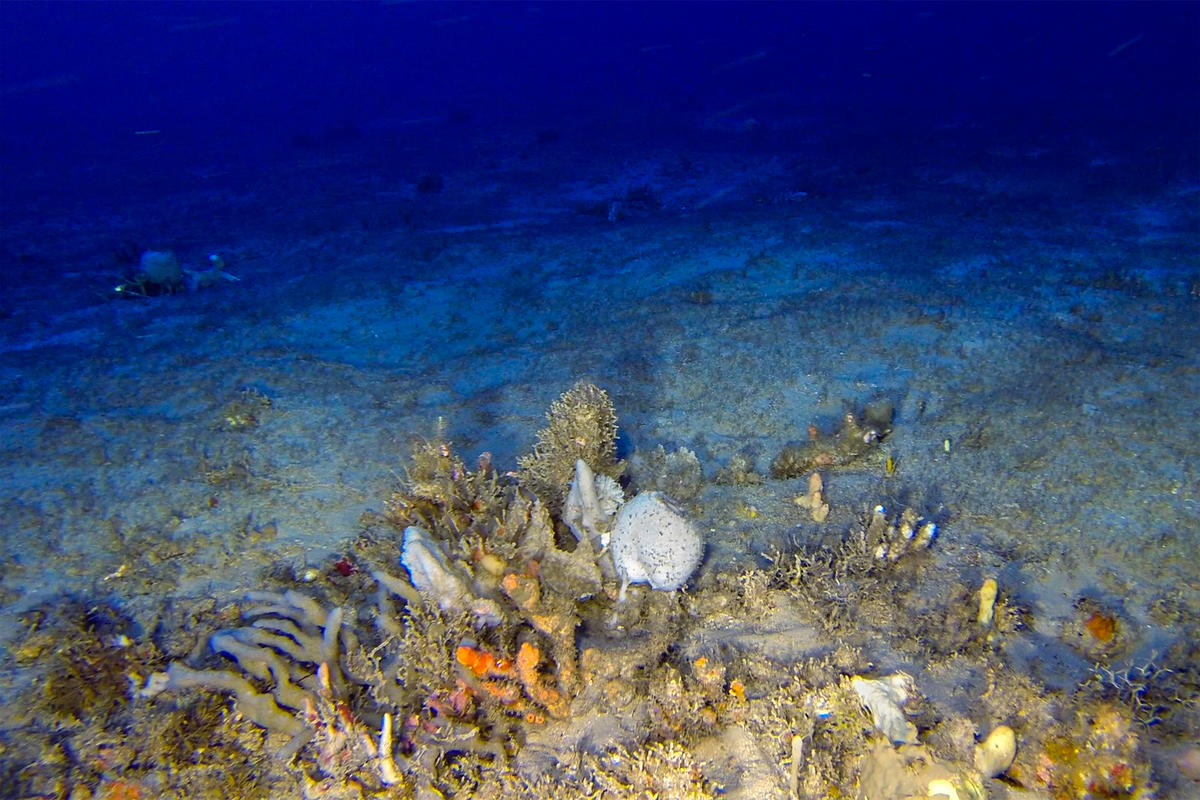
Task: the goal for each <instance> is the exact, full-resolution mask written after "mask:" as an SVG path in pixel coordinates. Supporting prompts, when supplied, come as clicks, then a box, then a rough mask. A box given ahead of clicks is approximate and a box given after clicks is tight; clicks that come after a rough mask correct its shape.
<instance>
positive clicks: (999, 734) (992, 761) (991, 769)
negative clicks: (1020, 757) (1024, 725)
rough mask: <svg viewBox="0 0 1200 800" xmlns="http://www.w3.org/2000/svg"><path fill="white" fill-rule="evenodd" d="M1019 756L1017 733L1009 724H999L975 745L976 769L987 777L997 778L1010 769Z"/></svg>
mask: <svg viewBox="0 0 1200 800" xmlns="http://www.w3.org/2000/svg"><path fill="white" fill-rule="evenodd" d="M1016 757H1017V735H1016V733H1014V732H1013V729H1012V728H1010V727H1008V726H1007V725H998V726H996V728H995V729H994V730H992V732H991V733H989V734H988V737H987V738H986V739H984V740H983V741H982V742H980V743H979V744H977V745H975V769H977V770H979V772H980V773H981V774H982V775H983V777H985V778H997V777H999V776H1001V775H1003V774H1004V773H1005V772H1007V771H1008V768H1009V767H1011V766H1012V763H1013V760H1014V759H1016Z"/></svg>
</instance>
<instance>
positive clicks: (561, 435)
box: [520, 381, 624, 511]
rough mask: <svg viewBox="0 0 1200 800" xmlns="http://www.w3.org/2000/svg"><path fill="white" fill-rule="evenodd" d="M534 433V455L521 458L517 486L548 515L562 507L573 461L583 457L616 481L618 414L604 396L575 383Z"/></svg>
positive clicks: (619, 469) (589, 385)
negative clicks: (533, 495)
mask: <svg viewBox="0 0 1200 800" xmlns="http://www.w3.org/2000/svg"><path fill="white" fill-rule="evenodd" d="M546 422H547V424H546V427H545V428H543V429H542V430H540V431H539V432H538V435H537V443H536V444H534V446H533V452H532V453H530V454H528V455H526V456H523V457H522V458H521V459H520V465H521V482H522V483H523V484H525V485H526V486H528V487H529V488H530V489H532V490H533V491H534V492H535V493H536V494H537V496H538V497H540V498H541V499H542V501H543V502H544V503H546V504H547V505H548V506H549V507H550V509H551V510H552V511H557V510H558V509H559V508H561V506H562V502H563V499H564V498H565V497H566V493H567V485H568V484H569V483H570V482H571V477H572V476H573V475H574V474H575V461H576V460H577V459H583V460H584V461H585V462H586V463H587V465H588V466H589V467H591V468H592V470H594V471H595V472H598V473H603V474H605V475H608V476H609V477H611V478H618V477H620V475H621V472H622V471H623V469H624V464H622V463H620V462H618V461H617V413H616V410H615V409H614V408H613V404H612V400H610V399H609V397H608V394H607V393H606V392H605V391H604V390H603V389H601V388H600V387H598V386H596V385H595V384H592V383H585V382H582V381H581V382H580V383H577V384H575V386H573V387H572V388H571V389H569V390H568V391H566V392H564V393H563V395H562V396H561V397H560V398H558V400H556V401H554V404H553V405H552V406H550V411H549V412H547V414H546Z"/></svg>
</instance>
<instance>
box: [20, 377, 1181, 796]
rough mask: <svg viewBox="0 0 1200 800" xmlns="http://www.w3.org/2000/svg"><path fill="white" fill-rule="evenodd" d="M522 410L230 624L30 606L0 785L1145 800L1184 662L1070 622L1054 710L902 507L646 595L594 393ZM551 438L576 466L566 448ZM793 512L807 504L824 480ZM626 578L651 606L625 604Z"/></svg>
mask: <svg viewBox="0 0 1200 800" xmlns="http://www.w3.org/2000/svg"><path fill="white" fill-rule="evenodd" d="M573 392H574V393H575V394H572V393H573ZM569 396H570V397H569ZM250 400H251V401H253V398H250ZM585 407H586V408H588V409H591V411H590V412H588V413H583V412H582V411H581V409H582V408H585ZM556 414H557V416H556ZM589 414H590V416H589ZM550 417H551V425H550V427H549V428H548V429H547V430H546V431H544V432H543V435H542V436H541V437H540V438H539V445H538V447H539V448H540V449H535V452H534V454H532V455H530V456H529V457H527V458H526V459H525V460H524V461H523V469H522V470H520V471H518V472H516V473H504V472H501V471H499V470H497V469H496V467H495V466H494V465H493V464H492V462H491V458H490V456H487V455H486V454H484V455H483V456H481V457H479V459H478V460H477V461H476V462H475V463H474V465H473V466H470V467H469V466H468V465H467V464H466V462H464V461H463V460H462V459H461V458H460V457H459V456H458V455H457V454H456V452H455V450H454V448H453V446H452V445H451V444H450V442H449V441H448V440H447V439H446V437H445V426H444V425H442V424H439V427H438V430H437V433H436V435H435V437H433V438H432V439H429V440H419V441H417V442H415V443H414V447H413V452H412V458H411V462H410V463H409V465H408V468H407V470H406V471H405V474H404V477H403V479H402V480H401V481H400V483H399V485H398V486H397V487H396V488H395V490H394V491H393V492H392V493H391V494H390V495H389V496H388V497H387V498H386V505H385V508H384V510H383V513H380V514H375V513H369V514H366V515H364V517H363V523H362V530H361V531H360V532H359V535H358V536H357V537H356V538H355V539H354V540H353V541H352V542H349V543H341V544H339V546H338V549H337V550H335V552H334V554H333V555H330V556H329V558H328V561H327V563H325V564H323V565H320V566H310V567H308V568H306V569H304V570H298V569H296V568H294V566H287V565H280V564H276V565H273V566H271V567H269V568H267V569H265V570H264V571H263V573H262V582H263V583H262V585H263V586H264V587H265V588H264V589H262V590H260V591H254V592H251V593H249V594H247V595H246V596H245V597H244V598H243V599H241V600H240V601H238V602H237V603H234V604H231V605H227V606H224V607H218V606H217V605H216V603H215V602H212V601H210V602H208V603H207V604H198V605H197V606H196V607H195V608H193V609H188V610H186V611H185V610H183V609H164V610H162V611H161V612H160V615H159V616H158V617H155V618H154V619H153V620H151V622H152V623H153V624H149V625H145V626H139V625H136V624H134V623H133V622H132V620H131V619H129V618H128V617H127V616H126V615H125V614H123V613H122V612H121V611H120V610H119V607H118V604H117V603H116V601H115V600H114V601H112V602H107V601H103V600H95V601H92V602H88V603H84V602H68V603H64V604H61V605H60V606H58V607H45V608H41V609H37V610H36V611H35V612H34V613H32V614H31V615H30V617H29V618H28V619H26V620H25V623H26V626H27V629H28V630H27V633H26V636H25V638H24V640H23V642H22V643H21V644H20V646H19V647H17V648H16V649H15V650H14V657H15V658H16V659H17V660H18V661H20V662H21V663H22V664H24V665H41V666H42V667H43V674H44V676H45V679H44V680H43V681H42V682H41V683H39V684H37V692H38V695H37V696H38V700H37V702H36V703H34V704H33V705H32V706H31V709H32V711H31V713H29V714H28V715H27V718H24V719H17V720H14V721H10V723H9V727H8V729H7V734H8V735H7V736H6V737H5V739H4V742H5V744H4V746H3V747H0V780H3V781H4V784H3V785H5V786H10V787H14V789H13V791H15V792H16V796H22V797H55V798H60V797H62V798H68V797H69V798H83V797H138V796H141V797H146V796H155V797H167V798H174V797H180V798H182V797H189V796H193V797H194V796H212V797H229V798H263V797H295V796H303V797H312V798H316V797H323V798H347V800H351V799H353V800H362V799H363V798H421V799H422V800H424V799H425V798H435V797H446V796H480V797H495V796H500V797H511V796H520V795H521V794H527V793H536V794H538V795H539V796H554V797H562V798H564V799H565V800H577V798H578V799H582V798H589V797H605V798H616V797H620V798H626V797H637V798H647V800H648V799H649V798H652V797H679V798H695V799H696V800H702V799H704V798H711V797H717V796H722V797H757V798H761V799H762V800H775V798H779V800H783V798H791V797H799V798H816V797H845V796H850V795H854V794H857V796H861V797H866V796H870V797H872V798H875V799H876V800H878V799H879V798H896V800H901V798H908V797H921V796H925V797H938V796H941V797H957V798H964V800H965V799H966V798H972V799H973V800H982V798H985V797H987V796H992V795H998V794H1001V793H1002V792H1004V791H1005V789H1004V788H1003V784H1001V783H1000V781H1001V780H1003V781H1004V782H1005V783H1007V784H1008V786H1009V787H1025V788H1031V789H1036V790H1038V791H1040V792H1042V793H1043V794H1046V795H1048V796H1050V797H1053V798H1055V800H1059V798H1062V799H1063V800H1066V799H1067V798H1072V799H1073V798H1079V799H1080V800H1083V798H1092V797H1121V798H1143V799H1145V798H1150V797H1153V796H1154V794H1155V791H1156V780H1155V778H1156V776H1155V775H1154V774H1153V773H1152V768H1151V762H1150V759H1149V758H1148V757H1147V755H1146V752H1145V748H1144V746H1143V743H1144V741H1145V740H1146V738H1147V734H1146V731H1150V730H1153V731H1154V733H1155V734H1156V735H1169V736H1170V737H1173V738H1172V740H1171V741H1172V743H1173V746H1175V747H1176V749H1177V752H1179V753H1180V756H1179V759H1180V763H1181V764H1184V763H1188V762H1187V761H1186V759H1187V758H1188V757H1190V754H1191V752H1192V751H1191V750H1188V749H1187V748H1188V747H1191V746H1192V744H1191V740H1190V739H1189V738H1187V737H1189V736H1190V735H1191V733H1192V731H1193V730H1194V725H1193V724H1192V722H1193V721H1194V719H1195V707H1196V703H1195V698H1196V697H1197V696H1200V690H1197V688H1196V684H1197V680H1196V676H1195V673H1194V670H1193V668H1192V667H1190V664H1191V663H1193V662H1194V660H1195V658H1194V656H1195V646H1194V642H1192V643H1184V644H1181V645H1178V646H1176V647H1174V648H1173V649H1172V650H1171V651H1170V652H1169V653H1168V654H1167V655H1166V657H1165V658H1164V659H1163V660H1162V661H1161V662H1157V663H1155V662H1151V663H1147V664H1145V665H1144V666H1141V667H1136V668H1135V667H1127V668H1118V667H1116V666H1114V661H1113V658H1114V656H1118V655H1120V654H1122V653H1126V652H1128V651H1129V650H1130V649H1131V648H1132V647H1133V646H1134V641H1133V634H1132V631H1131V626H1130V625H1129V624H1128V623H1126V622H1125V616H1124V614H1123V612H1121V611H1119V610H1115V609H1112V608H1110V605H1108V604H1104V603H1101V602H1100V601H1098V600H1092V599H1087V600H1086V601H1080V603H1079V604H1078V606H1077V608H1076V615H1075V617H1074V618H1073V620H1072V621H1071V622H1069V623H1068V624H1067V626H1066V628H1065V629H1064V630H1063V631H1061V632H1062V634H1063V636H1062V639H1064V640H1065V643H1066V644H1063V642H1058V643H1059V644H1062V645H1063V649H1064V650H1065V651H1066V652H1068V653H1070V654H1071V655H1072V656H1074V657H1076V658H1079V657H1080V654H1082V655H1085V656H1091V657H1094V658H1095V659H1096V662H1097V663H1096V666H1095V668H1094V676H1093V678H1092V680H1090V681H1088V682H1086V683H1085V685H1083V686H1081V687H1079V688H1077V689H1074V690H1068V689H1063V688H1062V687H1056V686H1051V685H1047V684H1046V683H1044V682H1042V681H1041V680H1039V679H1037V678H1035V677H1034V676H1033V675H1032V674H1031V673H1029V672H1028V671H1025V672H1022V671H1018V670H1014V669H1012V668H1011V665H1010V660H1009V655H1010V652H1009V651H1007V650H1006V648H1008V647H1009V646H1010V645H1020V647H1021V648H1022V649H1023V650H1024V651H1025V652H1028V649H1029V648H1030V646H1031V644H1034V642H1033V641H1032V640H1031V639H1030V638H1029V636H1030V634H1029V633H1028V632H1027V631H1026V629H1025V626H1024V625H1023V624H1022V620H1023V618H1024V613H1025V612H1024V611H1023V610H1022V608H1021V606H1020V605H1019V603H1018V602H1017V601H1016V599H1015V598H1014V597H1013V596H1012V588H1010V586H1008V585H1005V586H1004V587H1001V586H1000V584H999V582H998V581H997V580H995V579H994V578H984V577H983V576H982V575H980V574H979V573H975V572H973V573H972V574H970V575H968V576H957V575H947V574H945V571H944V570H945V567H944V565H943V564H941V563H939V562H937V561H936V560H935V559H934V558H932V557H931V556H930V552H931V548H932V547H933V546H934V545H935V544H936V542H937V540H938V538H939V535H940V534H939V532H938V527H937V525H935V524H934V522H933V521H931V520H929V519H926V518H925V517H924V516H923V515H922V514H921V513H920V512H919V511H918V510H917V509H916V508H912V507H903V506H900V507H897V508H888V507H885V506H882V505H874V506H870V507H866V508H864V510H863V512H862V513H861V514H859V515H858V516H857V518H855V519H854V520H853V521H852V522H851V523H850V524H849V526H848V527H845V526H844V524H838V523H835V522H834V521H828V520H827V523H826V524H825V525H822V526H820V528H819V529H818V534H819V536H818V537H816V538H811V539H806V540H799V541H796V542H795V543H794V545H793V549H791V550H788V551H782V550H780V551H776V552H775V553H774V554H773V555H772V556H771V557H770V560H769V563H767V564H766V566H765V567H764V568H761V569H760V568H755V569H749V570H747V571H745V572H743V573H741V574H737V575H734V574H729V573H717V574H713V575H711V576H709V575H706V576H704V577H703V578H702V579H701V580H699V581H697V582H696V585H694V586H692V587H691V588H690V589H689V591H687V592H679V591H674V590H675V589H678V588H679V587H681V586H683V585H685V584H687V583H688V581H689V580H690V579H691V576H692V573H693V571H694V570H695V569H696V566H697V564H698V562H699V560H700V558H701V556H702V554H703V550H704V539H703V537H701V536H700V534H699V532H698V530H697V528H696V526H695V525H694V524H693V523H692V522H691V521H690V520H688V518H687V517H686V516H684V514H683V512H682V511H681V509H679V508H678V507H677V506H674V505H673V504H671V503H670V502H668V501H667V500H666V499H665V497H664V496H662V495H660V494H659V493H658V492H657V491H643V492H641V493H640V494H637V495H635V496H634V497H633V498H632V499H631V500H630V501H629V502H624V496H623V491H622V490H621V488H620V486H619V485H618V484H617V483H616V481H615V477H614V474H613V473H619V472H620V465H619V464H618V463H617V462H616V461H615V448H614V446H613V437H614V436H615V431H616V428H615V414H613V413H612V409H611V404H609V403H608V400H607V397H606V396H605V395H604V394H603V392H601V391H600V390H599V389H596V388H595V387H590V386H589V385H586V384H584V385H580V386H577V387H576V389H573V390H572V392H568V393H567V395H564V397H563V399H562V400H560V401H559V403H556V408H555V409H552V412H551V415H550ZM889 418H890V417H889ZM580 419H582V420H584V421H585V423H586V424H583V423H580V424H578V425H577V424H576V423H579V420H580ZM556 420H557V421H556ZM587 420H590V422H587ZM572 426H575V427H572ZM568 429H569V430H570V431H573V433H571V435H570V436H567V434H566V433H564V431H567V430H568ZM576 433H577V434H578V435H579V436H580V437H582V439H583V442H584V443H585V444H588V446H589V447H591V445H595V444H596V442H598V441H600V440H603V446H602V447H598V448H591V449H590V450H589V451H588V452H587V453H581V449H587V448H583V445H579V444H577V443H575V442H576V439H575V438H574V436H575V434H576ZM564 437H566V438H564ZM589 437H591V438H589ZM597 437H598V438H597ZM648 452H650V453H653V454H654V455H653V456H651V458H650V459H648V460H647V461H645V462H642V463H641V464H640V465H637V464H635V477H637V478H638V481H639V482H641V485H642V486H643V488H645V487H647V486H657V485H661V484H659V483H657V482H658V481H659V480H660V477H662V476H664V475H665V476H667V477H666V478H663V479H664V480H668V481H670V480H675V478H672V477H670V476H680V475H684V476H686V475H692V476H693V477H694V471H693V469H692V468H691V466H690V465H691V464H692V463H693V461H692V458H691V457H689V456H688V455H687V451H677V452H678V453H684V455H680V456H678V457H677V458H676V459H675V460H674V461H672V459H671V455H669V454H667V453H666V451H665V450H661V449H655V450H651V451H648ZM552 453H553V457H552V458H551V454H552ZM660 456H661V458H660ZM568 457H569V459H570V460H569V461H568V460H567V459H568ZM552 462H553V466H551V464H552ZM564 464H565V465H566V470H565V472H564V471H563V469H562V467H563V465H564ZM655 464H657V465H658V466H654V465H655ZM671 464H674V465H676V466H679V465H683V467H686V468H681V469H680V470H678V471H677V470H675V469H674V468H673V467H671ZM697 465H698V464H697ZM744 466H745V465H744ZM746 470H748V466H746ZM746 474H747V475H748V474H749V472H748V471H747V472H746ZM539 476H540V477H539ZM689 480H691V478H689ZM747 482H749V480H748V479H747V480H740V481H736V482H735V483H736V485H738V486H742V485H745V484H746V483H747ZM704 488H705V491H706V492H707V491H709V490H710V488H711V487H707V486H706V487H704ZM772 488H775V489H778V488H779V487H770V486H767V487H764V491H765V490H766V489H772ZM722 491H725V492H727V493H729V494H731V495H732V494H734V493H735V491H736V490H735V489H725V490H722ZM792 491H794V489H793V490H792ZM778 494H779V496H780V500H779V505H780V506H783V507H786V506H787V505H788V503H787V491H786V490H783V491H780V492H779V493H778ZM704 496H705V498H706V500H707V498H708V497H709V495H708V494H705V495H704ZM804 497H806V498H808V500H809V503H808V508H809V509H810V511H812V510H819V509H820V508H821V506H822V505H824V504H827V500H826V499H825V497H824V485H823V482H820V481H819V479H812V478H810V480H809V483H808V492H807V494H806V495H804ZM732 505H733V503H732V502H730V506H732ZM711 530H720V529H719V528H717V527H715V526H714V527H713V528H711ZM610 558H611V561H610V560H609V559H610ZM985 574H986V573H985ZM633 581H645V582H647V583H649V585H650V587H651V589H661V590H664V591H635V592H631V593H629V595H630V596H628V597H626V596H625V595H626V589H627V585H628V584H629V583H630V582H633ZM1173 609H1174V607H1173V606H1170V605H1169V604H1168V603H1166V602H1165V601H1164V604H1163V605H1162V607H1161V608H1160V609H1159V610H1158V613H1160V614H1163V615H1172V614H1175V615H1179V614H1180V612H1178V610H1177V609H1175V610H1173ZM1180 618H1181V622H1182V624H1183V625H1184V627H1185V628H1186V630H1188V631H1192V630H1194V628H1195V624H1194V620H1191V619H1189V618H1185V617H1180ZM1087 637H1090V638H1087ZM1050 638H1053V637H1050ZM1193 638H1194V637H1193ZM1077 640H1078V641H1082V642H1084V644H1083V645H1082V646H1079V645H1076V641H1077ZM1092 640H1095V641H1094V642H1093V641H1092ZM1067 645H1070V647H1068V646H1067ZM1072 647H1073V648H1074V651H1072V649H1071V648H1072ZM901 669H903V670H904V671H903V672H901V671H900V670H901ZM1178 780H1180V781H1183V780H1190V778H1183V777H1181V778H1179V779H1178ZM989 793H991V794H989ZM2 794H3V793H2V792H0V795H2Z"/></svg>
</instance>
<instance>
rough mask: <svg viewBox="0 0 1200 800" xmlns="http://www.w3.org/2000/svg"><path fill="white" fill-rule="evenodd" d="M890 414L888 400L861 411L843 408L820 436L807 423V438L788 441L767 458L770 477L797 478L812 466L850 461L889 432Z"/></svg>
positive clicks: (823, 466)
mask: <svg viewBox="0 0 1200 800" xmlns="http://www.w3.org/2000/svg"><path fill="white" fill-rule="evenodd" d="M892 416H893V409H892V404H891V403H889V402H879V403H872V404H870V405H868V406H867V407H866V408H865V409H864V410H863V412H862V414H855V413H853V412H847V413H846V414H845V415H844V416H843V417H842V425H841V427H840V428H838V430H837V432H836V433H835V434H834V435H833V436H828V437H827V436H822V435H821V433H820V431H819V430H818V429H817V427H816V426H814V425H810V426H809V429H808V441H807V442H805V443H804V444H792V445H788V446H787V447H785V448H783V450H782V451H780V453H779V455H777V456H776V457H775V459H774V460H773V461H772V462H771V477H772V478H774V479H776V480H787V479H791V478H799V477H801V476H802V475H805V474H807V473H809V472H811V471H812V470H814V469H823V468H827V467H844V466H846V465H848V464H852V463H854V462H855V461H857V460H859V459H860V458H862V457H863V456H865V455H866V454H867V453H868V452H870V451H871V450H872V449H874V448H875V447H877V446H878V444H879V443H880V442H881V441H883V439H884V438H886V437H887V435H888V434H889V433H891V432H892Z"/></svg>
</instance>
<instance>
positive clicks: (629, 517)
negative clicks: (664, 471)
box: [609, 492, 704, 600]
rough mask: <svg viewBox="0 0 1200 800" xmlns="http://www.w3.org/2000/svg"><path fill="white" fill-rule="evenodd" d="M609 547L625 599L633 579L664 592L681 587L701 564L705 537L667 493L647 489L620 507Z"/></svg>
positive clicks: (635, 581)
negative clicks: (667, 496)
mask: <svg viewBox="0 0 1200 800" xmlns="http://www.w3.org/2000/svg"><path fill="white" fill-rule="evenodd" d="M609 550H610V552H611V553H612V558H613V563H614V564H615V565H616V568H617V574H618V575H619V576H620V578H621V599H622V600H624V599H625V588H626V587H627V586H628V585H629V584H631V583H648V584H650V588H652V589H662V590H665V591H673V590H675V589H678V588H680V587H682V586H683V585H684V584H685V583H687V581H688V578H690V577H692V573H693V572H695V571H696V567H698V566H700V559H701V558H703V557H704V539H703V538H702V537H701V536H700V532H699V531H697V530H696V527H695V526H694V525H692V523H691V522H689V521H688V519H687V517H685V516H684V515H683V513H682V512H681V511H680V510H679V509H678V508H677V507H676V506H675V505H674V504H673V503H671V502H670V501H669V500H668V499H667V498H666V497H665V496H664V495H663V494H662V493H660V492H643V493H641V494H639V495H638V496H637V497H635V498H633V499H632V500H630V501H629V502H628V503H626V504H625V505H623V506H621V510H620V511H619V512H618V513H617V519H616V522H614V523H613V529H612V535H611V537H610V539H609Z"/></svg>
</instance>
